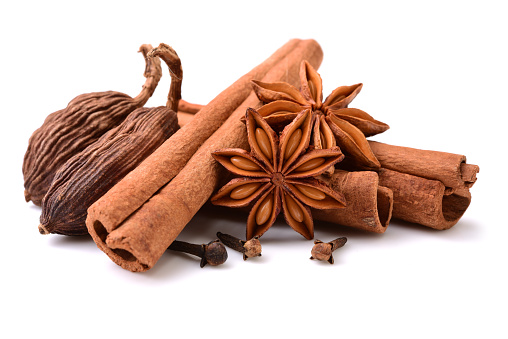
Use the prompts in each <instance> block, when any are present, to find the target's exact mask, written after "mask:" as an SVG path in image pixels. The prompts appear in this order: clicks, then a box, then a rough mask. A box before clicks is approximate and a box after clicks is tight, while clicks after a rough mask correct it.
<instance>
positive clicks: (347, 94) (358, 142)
mask: <svg viewBox="0 0 508 339" xmlns="http://www.w3.org/2000/svg"><path fill="white" fill-rule="evenodd" d="M300 82H301V87H300V90H299V91H298V90H297V89H296V88H295V87H293V86H291V85H289V84H287V83H285V82H275V83H264V82H261V81H253V87H254V91H255V92H256V95H257V96H258V98H259V100H261V101H262V102H263V103H265V104H266V105H264V106H263V107H261V108H260V109H259V110H258V112H259V114H261V115H262V116H263V117H264V118H265V119H266V121H267V122H268V124H269V125H270V126H272V127H275V128H277V127H279V126H284V125H285V124H287V123H289V122H290V121H292V120H293V119H294V118H295V117H296V116H297V114H298V113H299V112H300V111H301V110H302V109H310V110H311V112H312V114H313V115H314V116H315V117H316V118H315V121H314V125H313V127H312V131H313V132H312V144H313V145H314V147H315V148H316V149H326V148H331V147H333V146H336V145H338V146H339V147H340V148H341V150H342V151H343V152H344V153H345V154H346V157H350V158H351V160H353V161H354V162H355V163H356V164H358V165H359V166H362V167H371V168H377V167H380V164H379V161H378V160H377V158H376V157H375V155H374V154H373V153H372V150H371V149H370V146H369V144H368V142H367V139H366V138H365V137H368V136H372V135H375V134H378V133H381V132H384V131H386V130H387V129H388V128H389V126H388V125H387V124H385V123H382V122H380V121H377V120H375V119H374V118H372V117H371V116H370V115H369V114H367V113H366V112H364V111H362V110H359V109H356V108H348V105H349V104H350V103H351V101H353V99H354V98H355V97H356V96H357V95H358V93H359V92H360V90H361V89H362V86H363V85H362V84H356V85H353V86H341V87H338V88H336V89H335V90H334V91H333V92H332V93H331V94H330V95H329V96H328V97H327V98H326V100H325V101H324V102H323V84H322V80H321V76H320V75H319V73H317V72H316V70H315V69H314V68H313V67H312V66H311V65H310V64H309V63H308V62H307V61H302V64H301V67H300Z"/></svg>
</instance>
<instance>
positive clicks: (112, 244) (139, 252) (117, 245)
mask: <svg viewBox="0 0 508 339" xmlns="http://www.w3.org/2000/svg"><path fill="white" fill-rule="evenodd" d="M304 59H305V60H308V61H309V62H310V64H311V65H312V66H313V67H315V68H317V67H318V66H319V64H320V63H321V60H322V50H321V47H320V46H319V44H318V43H317V42H315V41H314V40H305V41H300V42H298V44H297V46H296V47H295V48H294V50H292V51H291V52H290V53H289V54H288V55H287V56H286V57H285V58H283V59H282V60H280V61H279V62H278V63H277V65H276V66H275V67H273V68H272V69H271V70H270V71H269V72H267V74H266V76H264V77H262V78H260V79H262V80H263V81H267V82H273V81H286V82H289V83H291V84H294V85H297V84H298V82H299V79H298V78H297V77H296V75H297V74H298V71H297V70H298V67H299V65H300V63H301V61H302V60H304ZM258 104H259V101H258V99H257V97H256V96H255V94H254V93H251V95H249V96H248V98H246V100H245V101H244V102H243V103H242V104H241V105H239V107H238V108H236V109H235V110H234V112H233V113H232V114H231V116H230V117H229V119H228V120H227V121H226V123H224V125H223V126H222V127H221V128H219V129H218V130H217V131H216V132H215V133H214V134H213V135H212V136H211V137H210V138H209V139H208V140H207V141H206V142H205V143H204V144H203V145H202V146H201V147H200V148H199V150H198V151H197V152H196V153H195V154H194V155H193V156H192V158H191V159H190V160H189V162H188V163H187V165H186V166H185V167H184V168H183V169H182V170H181V171H180V173H179V174H178V175H177V176H176V177H175V178H174V179H173V180H172V181H171V182H170V183H168V184H167V185H165V186H164V187H162V188H161V189H160V190H159V191H158V192H157V194H155V195H153V196H152V197H151V198H150V199H149V200H148V201H146V202H145V203H144V204H143V206H142V207H141V208H139V209H137V210H136V211H135V213H132V215H130V216H129V215H127V216H124V217H123V218H120V219H112V218H110V217H109V216H107V215H106V213H105V212H104V208H107V206H108V205H109V206H110V208H109V209H111V207H113V209H114V208H118V206H115V204H116V203H117V202H116V201H115V202H114V203H112V202H111V199H110V197H106V198H105V199H104V200H103V202H102V204H101V206H99V205H97V206H95V207H94V206H92V207H93V208H91V209H90V210H89V215H88V219H87V226H88V230H89V232H90V234H91V235H92V237H93V238H94V240H95V241H96V243H97V245H98V247H99V248H101V249H102V250H103V251H104V252H105V253H106V254H108V256H109V257H110V258H111V259H112V260H113V261H114V262H115V263H117V264H118V265H120V266H122V267H123V268H125V269H128V270H131V271H146V270H148V269H150V268H151V267H153V265H154V264H155V263H156V262H157V260H158V259H159V258H160V257H161V255H162V254H163V253H164V251H165V250H166V248H167V247H168V246H169V245H170V244H171V243H172V242H173V241H174V240H175V238H176V237H177V235H178V234H179V233H180V232H181V231H182V229H183V228H184V227H185V225H186V224H187V223H188V222H189V221H190V220H191V218H192V217H193V216H194V215H195V213H196V212H197V211H198V210H199V208H200V207H201V206H202V205H203V204H204V203H205V202H206V201H207V200H208V199H209V197H210V196H211V194H212V193H213V191H214V190H215V189H216V188H217V186H218V181H219V179H220V177H221V173H223V171H224V169H223V168H222V167H221V166H220V165H219V164H217V163H216V162H215V160H214V159H213V158H212V156H211V152H212V151H214V150H217V149H220V148H226V147H244V148H245V147H247V138H246V132H245V126H244V125H243V123H242V122H241V121H240V118H241V117H242V116H243V115H244V114H245V110H246V109H247V108H248V107H256V106H257V105H258ZM209 105H210V104H209ZM209 105H207V106H206V107H205V108H203V109H202V110H201V111H200V113H198V114H197V115H196V117H195V118H194V119H193V120H192V121H191V122H190V123H189V124H188V125H186V126H185V127H183V128H182V130H185V129H186V128H187V127H188V126H191V125H193V124H194V123H195V122H196V121H200V120H201V119H200V118H198V117H199V115H200V114H202V113H203V111H204V110H205V109H206V108H207V107H208V106H209ZM232 111H233V110H232ZM196 132H197V131H196ZM173 137H174V136H173ZM173 137H172V138H173ZM184 145H185V142H182V141H180V140H178V142H176V143H175V144H174V147H178V148H181V147H183V146H184ZM155 160H157V159H155ZM155 160H154V161H155ZM159 161H160V160H159ZM132 180H133V181H134V182H136V183H137V185H139V186H140V188H141V190H145V186H146V185H145V183H144V182H143V176H142V175H138V174H133V176H132ZM118 194H120V195H121V196H123V198H124V199H127V198H128V195H129V194H130V191H129V190H123V189H122V190H119V191H118ZM152 194H153V193H152ZM129 204H131V203H130V202H129ZM134 204H135V203H134ZM122 205H123V204H122V203H121V205H120V208H124V207H123V206H122ZM126 208H127V209H129V208H131V207H130V206H127V207H126ZM117 215H118V213H117Z"/></svg>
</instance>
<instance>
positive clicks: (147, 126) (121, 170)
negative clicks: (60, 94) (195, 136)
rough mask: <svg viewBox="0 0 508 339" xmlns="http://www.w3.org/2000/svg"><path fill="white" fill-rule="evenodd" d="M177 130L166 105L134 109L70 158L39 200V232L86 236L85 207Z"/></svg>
mask: <svg viewBox="0 0 508 339" xmlns="http://www.w3.org/2000/svg"><path fill="white" fill-rule="evenodd" d="M177 129H178V121H177V118H176V113H175V112H173V111H171V110H169V109H168V108H166V107H156V108H138V109H136V110H135V111H134V112H132V113H131V114H130V115H129V116H128V117H127V118H126V119H125V121H124V122H123V123H122V124H121V125H120V126H118V127H116V128H114V129H112V130H110V131H109V132H107V133H106V134H104V135H103V136H102V137H101V138H100V139H99V140H97V141H96V142H95V143H93V144H92V145H90V146H88V147H87V148H86V149H85V150H83V151H82V152H81V153H79V154H77V155H75V156H74V157H72V158H71V159H69V160H68V161H67V162H66V163H65V164H64V165H63V166H62V167H61V168H60V169H59V170H58V171H57V173H56V175H55V178H54V181H53V183H52V185H51V187H50V189H49V191H48V193H47V194H46V196H45V197H44V199H43V201H42V214H41V217H40V223H41V224H40V226H39V231H40V232H41V233H43V234H47V233H57V234H64V235H84V234H87V233H88V231H87V228H86V225H85V220H86V215H87V209H88V207H90V205H92V204H93V203H94V202H95V201H96V200H97V199H99V198H100V197H101V196H102V195H104V194H105V193H106V192H107V191H108V190H109V189H110V188H111V187H113V186H114V185H115V184H116V183H117V182H118V181H120V180H121V179H122V178H123V177H124V176H125V175H127V173H129V172H130V171H131V170H133V169H134V168H135V167H136V166H137V165H139V163H141V161H143V159H145V158H146V157H147V156H148V155H150V154H151V153H152V152H153V151H154V150H155V149H157V148H158V147H159V146H160V145H161V144H162V143H163V142H164V141H165V140H166V139H168V138H169V137H170V136H171V135H172V134H173V133H174V132H175V131H176V130H177Z"/></svg>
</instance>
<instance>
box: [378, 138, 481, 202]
mask: <svg viewBox="0 0 508 339" xmlns="http://www.w3.org/2000/svg"><path fill="white" fill-rule="evenodd" d="M369 145H370V147H371V149H372V152H374V155H375V156H376V157H377V159H378V160H379V162H380V163H381V167H383V168H387V169H390V170H393V171H397V172H401V173H407V174H412V175H415V176H418V177H422V178H427V179H431V180H439V181H441V182H442V183H443V184H444V185H445V186H446V188H447V190H446V194H451V193H453V191H455V190H463V189H467V188H470V187H472V186H473V184H474V183H475V182H476V173H478V172H479V170H480V168H479V167H478V166H477V165H472V164H467V163H466V157H465V156H464V155H459V154H453V153H447V152H439V151H428V150H420V149H416V148H410V147H402V146H394V145H388V144H384V143H381V142H376V141H369Z"/></svg>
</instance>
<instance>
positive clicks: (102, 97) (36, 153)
mask: <svg viewBox="0 0 508 339" xmlns="http://www.w3.org/2000/svg"><path fill="white" fill-rule="evenodd" d="M151 49H152V46H151V45H142V46H141V47H140V52H141V53H142V54H143V56H144V57H145V61H146V66H145V72H144V76H145V77H146V81H145V84H144V85H143V89H142V91H141V92H140V93H139V95H138V96H136V97H135V98H131V97H130V96H129V95H127V94H124V93H120V92H114V91H107V92H94V93H87V94H82V95H79V96H77V97H76V98H74V99H73V100H72V101H71V102H69V104H68V105H67V107H66V108H65V109H62V110H59V111H56V112H54V113H52V114H50V115H49V116H48V117H47V118H46V120H45V121H44V123H43V124H42V126H41V127H40V128H38V129H37V130H36V131H35V132H34V133H33V134H32V136H31V137H30V140H29V141H28V149H27V151H26V154H25V157H24V160H23V177H24V180H25V200H26V201H27V202H28V201H30V200H31V201H32V202H33V203H34V204H35V205H41V202H42V199H43V198H44V195H45V194H46V192H47V191H48V189H49V187H50V185H51V182H52V181H53V178H54V176H55V173H56V172H57V170H58V169H59V168H60V167H61V166H62V165H63V164H64V163H65V162H66V161H67V160H69V159H70V158H71V157H73V156H74V155H76V154H78V153H79V152H81V151H83V150H84V149H85V148H86V147H87V146H89V145H91V144H92V143H94V142H95V141H97V139H99V138H100V137H101V136H102V135H103V134H104V133H106V132H107V131H109V130H111V129H112V128H114V127H116V126H118V125H119V124H120V123H121V122H122V121H123V120H124V119H125V118H126V117H127V116H128V115H129V113H131V112H133V111H134V110H135V109H136V108H139V107H142V106H143V105H144V104H145V103H146V102H147V101H148V99H149V98H150V97H151V96H152V94H153V92H154V90H155V88H156V87H157V84H158V82H159V80H160V78H161V76H162V69H161V66H160V60H159V59H157V58H150V57H148V56H147V53H148V52H149V51H150V50H151Z"/></svg>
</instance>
